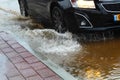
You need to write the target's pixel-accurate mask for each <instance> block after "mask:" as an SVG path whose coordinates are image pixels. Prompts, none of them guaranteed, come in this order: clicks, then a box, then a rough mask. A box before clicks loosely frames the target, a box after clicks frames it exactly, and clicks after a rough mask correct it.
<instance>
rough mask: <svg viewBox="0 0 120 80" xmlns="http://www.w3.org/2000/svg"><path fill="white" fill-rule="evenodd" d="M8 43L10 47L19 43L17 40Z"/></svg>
mask: <svg viewBox="0 0 120 80" xmlns="http://www.w3.org/2000/svg"><path fill="white" fill-rule="evenodd" d="M7 43H8V44H9V45H12V44H16V43H18V42H17V41H15V40H12V41H7Z"/></svg>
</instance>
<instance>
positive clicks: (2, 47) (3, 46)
mask: <svg viewBox="0 0 120 80" xmlns="http://www.w3.org/2000/svg"><path fill="white" fill-rule="evenodd" d="M8 47H10V46H9V45H8V44H6V43H3V44H0V48H1V49H4V48H8Z"/></svg>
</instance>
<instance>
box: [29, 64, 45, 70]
mask: <svg viewBox="0 0 120 80" xmlns="http://www.w3.org/2000/svg"><path fill="white" fill-rule="evenodd" d="M31 66H32V67H33V68H34V69H35V70H40V69H43V68H46V66H45V65H44V64H43V63H42V62H36V63H33V64H31Z"/></svg>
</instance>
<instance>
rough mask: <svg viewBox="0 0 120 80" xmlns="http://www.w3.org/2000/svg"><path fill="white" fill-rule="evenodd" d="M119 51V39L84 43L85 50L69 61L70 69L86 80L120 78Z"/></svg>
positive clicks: (75, 74) (112, 79) (115, 79)
mask: <svg viewBox="0 0 120 80" xmlns="http://www.w3.org/2000/svg"><path fill="white" fill-rule="evenodd" d="M119 53H120V40H119V39H114V40H110V41H103V42H93V43H87V44H84V45H83V51H82V52H81V53H79V54H77V55H75V56H74V59H73V60H72V61H70V62H68V63H67V66H68V67H69V68H70V69H68V71H69V72H71V73H72V74H73V75H74V76H79V77H83V78H84V79H85V80H86V79H87V80H119V79H120V54H119ZM71 69H72V70H71Z"/></svg>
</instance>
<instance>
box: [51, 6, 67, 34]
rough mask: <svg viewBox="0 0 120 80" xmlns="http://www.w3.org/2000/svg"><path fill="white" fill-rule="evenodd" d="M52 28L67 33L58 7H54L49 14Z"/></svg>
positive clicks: (61, 12)
mask: <svg viewBox="0 0 120 80" xmlns="http://www.w3.org/2000/svg"><path fill="white" fill-rule="evenodd" d="M51 17H52V23H53V28H54V29H55V30H56V31H58V32H60V33H64V32H66V31H67V29H66V24H65V21H64V17H63V11H62V10H61V9H60V8H59V7H54V8H53V9H52V13H51Z"/></svg>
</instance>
